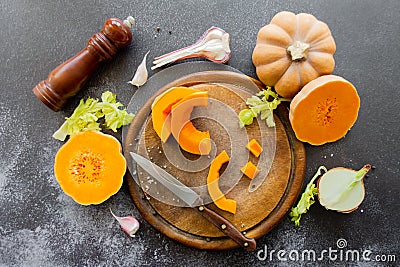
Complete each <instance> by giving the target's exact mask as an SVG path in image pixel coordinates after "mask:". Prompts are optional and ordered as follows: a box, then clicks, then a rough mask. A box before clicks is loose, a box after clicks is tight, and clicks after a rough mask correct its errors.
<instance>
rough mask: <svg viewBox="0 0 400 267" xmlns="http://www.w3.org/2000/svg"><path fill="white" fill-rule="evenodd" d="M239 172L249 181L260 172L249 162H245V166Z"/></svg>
mask: <svg viewBox="0 0 400 267" xmlns="http://www.w3.org/2000/svg"><path fill="white" fill-rule="evenodd" d="M240 171H241V172H243V174H244V175H246V176H247V177H249V178H250V179H253V178H254V177H256V175H257V174H258V173H259V172H260V170H259V169H258V168H257V166H255V165H254V164H253V163H252V162H251V161H249V162H247V163H246V165H244V166H243V167H242V168H241V169H240Z"/></svg>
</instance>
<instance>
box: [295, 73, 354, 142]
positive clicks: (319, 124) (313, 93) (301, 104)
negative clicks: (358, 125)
mask: <svg viewBox="0 0 400 267" xmlns="http://www.w3.org/2000/svg"><path fill="white" fill-rule="evenodd" d="M359 108H360V97H359V96H358V93H357V90H356V88H355V87H354V86H353V85H352V84H351V83H350V82H349V81H347V80H345V79H343V78H342V77H339V76H336V75H326V76H321V77H319V78H317V79H315V80H313V81H311V82H309V83H308V84H306V85H305V86H304V87H303V89H302V90H301V91H300V92H299V93H298V94H297V95H296V96H295V97H294V98H293V100H292V102H291V103H290V112H289V120H290V123H291V125H292V128H293V130H294V132H295V134H296V137H297V138H298V139H299V140H300V141H303V142H308V143H310V144H312V145H322V144H325V143H328V142H334V141H337V140H339V139H340V138H342V137H344V136H345V135H346V133H347V132H348V130H349V129H350V128H351V127H352V126H353V125H354V123H355V122H356V120H357V117H358V110H359Z"/></svg>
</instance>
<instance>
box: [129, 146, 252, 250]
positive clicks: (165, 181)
mask: <svg viewBox="0 0 400 267" xmlns="http://www.w3.org/2000/svg"><path fill="white" fill-rule="evenodd" d="M130 154H131V156H132V159H133V160H134V161H135V162H136V163H137V164H138V165H139V166H140V167H142V168H143V169H144V170H145V171H146V172H147V173H148V174H150V175H151V176H153V178H154V179H156V180H157V181H158V182H159V183H161V184H162V185H163V186H165V187H166V188H167V189H168V190H170V191H171V192H172V193H173V194H174V195H176V196H177V197H178V198H180V199H181V200H183V201H184V202H185V203H186V204H187V205H188V206H190V207H192V208H195V209H196V210H197V211H198V212H199V213H200V214H201V215H202V216H203V217H204V218H205V219H207V220H208V221H209V222H211V223H212V224H214V225H215V226H216V227H218V229H220V230H221V231H222V232H223V233H224V234H226V235H227V236H229V237H230V238H231V239H232V240H233V241H235V242H236V243H237V244H239V245H240V246H241V247H243V248H244V249H246V250H247V251H254V250H255V249H256V241H255V240H254V238H247V237H245V236H244V235H243V234H242V233H241V232H240V231H239V230H238V229H237V228H236V227H235V226H234V225H233V224H232V223H231V222H229V221H228V220H227V219H225V218H224V217H222V216H221V215H219V214H218V213H216V212H214V211H212V210H211V209H209V208H207V207H206V206H205V205H204V204H203V200H202V199H201V197H200V195H199V194H197V193H196V192H195V191H193V190H192V189H191V188H189V187H187V186H186V185H184V184H183V183H181V182H180V181H179V180H178V179H176V178H175V177H174V176H172V175H171V174H169V173H168V172H166V171H165V170H163V169H162V168H161V167H159V166H157V165H156V164H154V163H153V162H151V161H150V160H148V159H146V158H144V157H142V156H140V155H138V154H136V153H133V152H130Z"/></svg>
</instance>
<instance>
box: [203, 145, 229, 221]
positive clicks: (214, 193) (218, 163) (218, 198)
mask: <svg viewBox="0 0 400 267" xmlns="http://www.w3.org/2000/svg"><path fill="white" fill-rule="evenodd" d="M228 161H229V156H228V154H227V153H226V151H225V150H224V151H222V152H221V153H220V154H218V156H216V157H215V159H214V160H213V161H212V162H211V165H210V169H209V171H208V176H207V188H208V193H209V194H210V196H211V199H212V200H213V201H214V204H215V205H216V206H217V207H218V208H220V209H221V210H225V211H228V212H230V213H233V214H235V213H236V201H235V200H233V199H228V198H226V196H225V195H224V194H223V193H222V191H221V189H219V186H218V178H219V170H220V169H221V167H222V165H223V164H224V163H226V162H228Z"/></svg>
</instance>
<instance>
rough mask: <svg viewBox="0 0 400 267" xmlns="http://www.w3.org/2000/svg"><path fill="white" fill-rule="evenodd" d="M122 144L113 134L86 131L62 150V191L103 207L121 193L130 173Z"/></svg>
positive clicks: (57, 166) (58, 161) (58, 173)
mask: <svg viewBox="0 0 400 267" xmlns="http://www.w3.org/2000/svg"><path fill="white" fill-rule="evenodd" d="M121 151H122V147H121V144H120V142H119V141H118V140H117V139H116V138H114V137H113V136H111V135H107V134H103V133H101V132H97V131H85V132H82V133H78V134H76V135H73V136H71V138H70V139H69V140H68V141H67V142H66V143H65V144H64V145H63V146H62V147H61V148H60V149H59V151H58V152H57V154H56V157H55V162H54V174H55V177H56V179H57V182H58V183H59V184H60V186H61V188H62V190H63V191H64V192H65V193H66V194H67V195H69V196H71V197H72V198H73V199H74V200H75V201H76V202H77V203H79V204H82V205H90V204H100V203H102V202H104V201H105V200H107V199H108V198H109V197H110V196H112V195H114V194H115V193H117V192H118V191H119V189H120V188H121V186H122V183H123V177H124V174H125V171H126V161H125V158H124V156H123V155H122V154H121Z"/></svg>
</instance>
